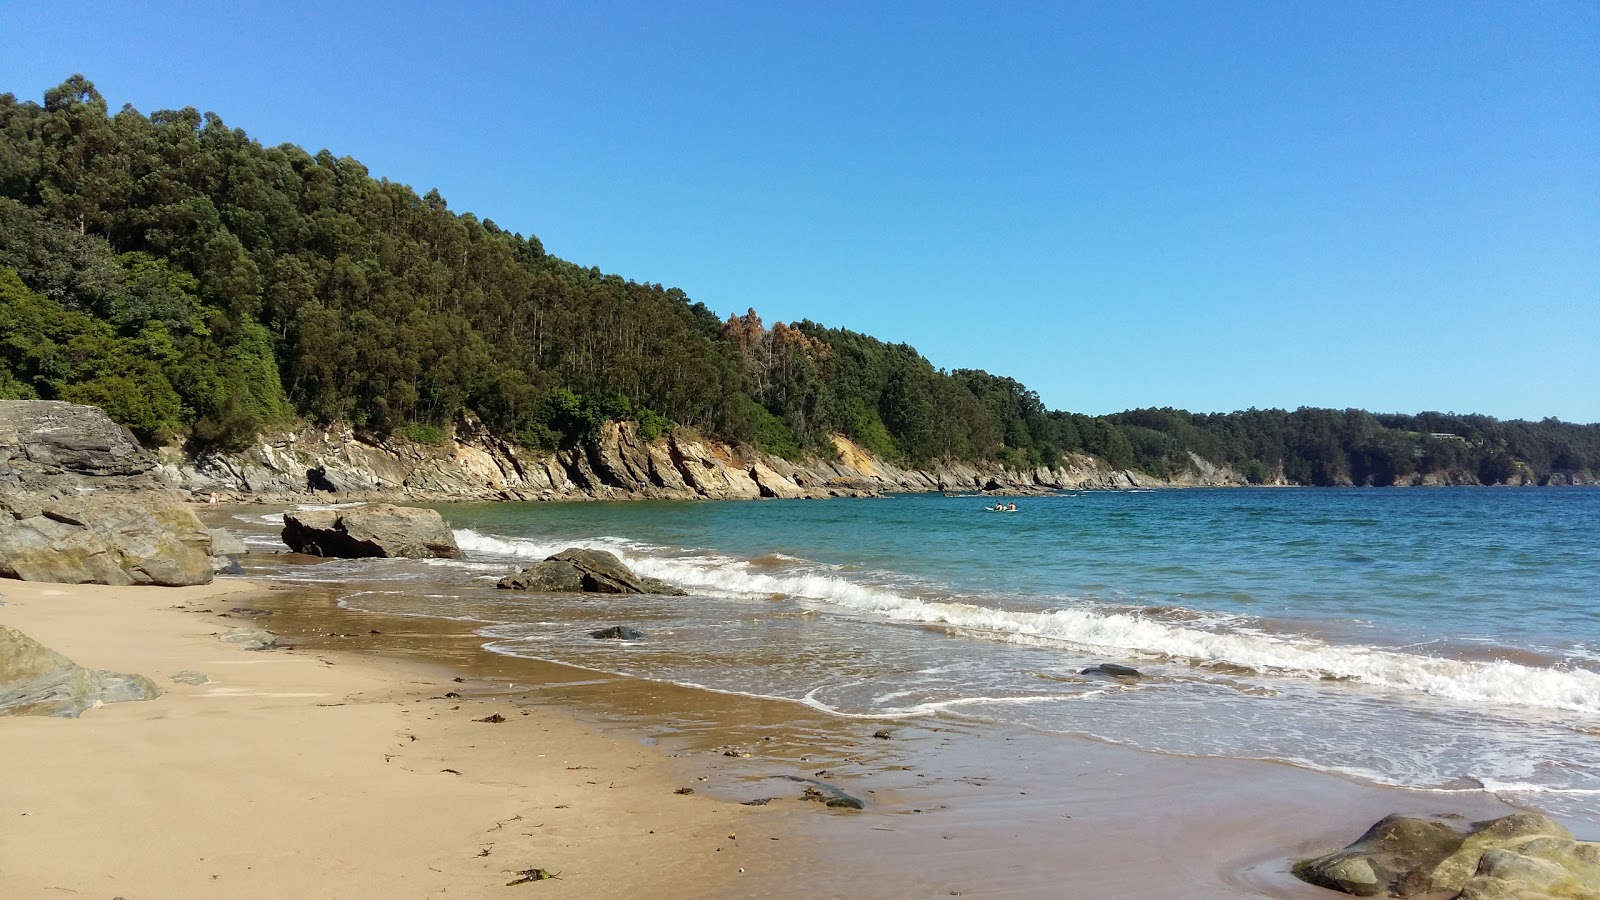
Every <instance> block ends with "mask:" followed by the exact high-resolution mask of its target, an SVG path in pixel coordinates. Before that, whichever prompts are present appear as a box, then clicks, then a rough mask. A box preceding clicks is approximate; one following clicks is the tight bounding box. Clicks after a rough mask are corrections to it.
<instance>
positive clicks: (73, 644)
mask: <svg viewBox="0 0 1600 900" xmlns="http://www.w3.org/2000/svg"><path fill="white" fill-rule="evenodd" d="M254 593H255V586H254V585H252V584H250V583H246V582H236V581H227V582H219V583H216V584H213V585H210V586H206V587H200V588H179V589H164V588H114V587H104V586H94V585H82V586H68V585H52V584H31V583H23V582H4V583H0V595H3V600H4V603H5V605H4V606H3V607H0V622H3V623H5V624H7V625H11V626H13V627H15V628H18V629H21V630H22V631H24V632H25V633H27V634H29V635H31V636H33V637H35V638H36V639H38V640H40V641H41V642H43V643H45V644H46V645H47V646H50V647H52V648H54V649H56V650H58V651H60V652H62V653H64V654H66V655H67V656H69V657H71V658H72V659H73V660H74V661H76V662H79V663H80V664H83V665H86V666H90V667H92V668H105V669H112V670H116V671H122V672H137V673H141V674H146V675H148V676H149V677H151V678H152V679H154V680H155V681H156V682H157V683H158V684H160V686H161V688H162V690H163V691H164V692H165V693H164V695H163V696H161V697H160V698H158V699H156V700H153V701H148V702H138V703H121V704H115V705H108V706H104V707H101V708H97V709H92V710H90V711H88V712H86V713H85V714H84V715H83V716H82V717H81V718H80V719H77V720H67V719H50V718H34V717H18V718H8V719H0V735H3V739H0V768H3V769H4V771H5V772H6V773H7V778H6V782H7V785H6V789H5V791H3V792H0V823H3V824H0V895H4V896H6V897H53V896H63V897H66V896H92V897H112V896H121V897H126V898H128V900H138V898H184V897H235V898H248V897H263V898H265V897H272V898H281V897H435V896H439V897H480V896H514V895H515V891H516V890H524V891H535V890H536V891H537V892H538V896H541V897H543V896H567V897H595V896H618V897H621V896H656V897H693V896H706V895H707V894H708V893H710V894H718V893H741V892H742V891H741V890H734V889H733V885H735V884H736V883H737V881H736V880H737V879H739V878H741V877H743V876H742V875H741V873H740V869H741V868H743V869H745V870H746V874H748V875H749V876H750V881H751V884H752V886H755V885H756V882H757V881H758V880H759V879H760V877H761V874H762V873H766V874H767V875H770V874H771V870H772V868H773V867H774V866H775V864H776V862H777V861H780V860H784V859H786V858H788V856H790V855H791V854H790V853H789V852H788V849H789V848H788V847H780V846H779V842H778V841H774V840H771V838H773V837H782V836H783V835H782V833H781V832H782V827H783V823H784V822H785V821H786V816H785V815H784V814H783V813H782V811H780V810H765V809H757V808H752V807H743V806H739V805H738V804H735V803H729V802H725V801H719V800H716V799H714V798H711V797H708V796H703V795H702V796H695V795H687V796H684V795H677V794H675V793H674V790H675V789H677V788H678V787H680V783H679V782H678V781H677V780H676V779H675V777H674V771H673V768H672V766H671V765H669V762H670V761H669V760H668V759H667V758H666V757H664V755H663V754H661V753H660V752H659V751H657V750H654V749H652V748H650V747H647V746H645V745H643V744H641V743H640V742H639V741H638V740H636V739H629V738H627V737H624V736H618V735H613V734H605V733H600V732H597V731H596V730H595V729H594V728H592V727H590V726H588V725H586V724H584V723H582V722H579V721H577V720H576V719H574V718H572V717H570V716H566V715H562V714H560V713H559V711H556V710H550V709H546V710H541V711H540V713H539V714H538V715H533V714H527V715H523V714H519V712H520V711H519V710H517V709H515V708H513V707H512V706H510V705H508V704H505V703H500V702H495V701H493V700H474V699H470V698H463V699H455V698H444V697H443V695H444V694H445V693H446V692H447V691H449V690H450V689H451V688H452V687H454V686H456V685H455V684H454V683H453V682H452V681H451V677H450V676H449V675H448V674H447V673H446V672H444V671H443V670H437V669H430V668H428V667H426V666H424V665H421V664H417V663H414V662H399V663H394V662H383V661H378V660H374V659H371V658H366V659H360V658H357V657H355V656H354V655H353V654H342V655H330V654H328V653H323V652H311V651H299V650H273V651H266V652H250V651H246V650H242V649H239V648H238V647H235V646H232V645H229V644H224V643H221V642H220V641H218V640H217V638H216V635H217V634H219V633H221V632H223V631H225V630H227V628H229V627H231V626H234V625H238V624H241V623H240V622H239V620H238V619H236V618H219V616H218V614H220V613H223V612H225V611H226V610H228V609H229V608H230V607H235V606H239V605H241V604H244V603H247V602H249V600H250V598H251V597H252V596H253V594H254ZM206 610H210V611H209V612H207V611H206ZM186 669H187V670H196V671H200V672H203V673H205V674H206V675H207V676H209V677H210V679H211V681H210V683H208V684H204V685H199V686H191V685H186V684H179V683H175V682H173V681H172V680H171V679H170V678H169V675H170V674H172V673H176V672H179V671H181V670H186ZM495 713H500V714H503V715H504V716H505V718H506V721H505V722H504V723H501V724H489V723H480V722H476V721H474V720H475V719H478V718H483V717H486V716H489V715H491V714H495ZM529 868H543V869H547V870H548V871H550V872H552V873H556V874H558V875H559V877H558V878H556V879H554V880H550V881H546V882H542V883H537V884H534V883H529V884H524V885H521V886H518V887H516V888H512V887H507V882H509V881H512V880H514V879H515V878H516V877H517V872H519V871H520V870H525V869H529ZM708 888H710V890H708ZM755 889H756V890H757V891H758V892H759V891H760V890H761V889H760V888H759V887H756V888H755Z"/></svg>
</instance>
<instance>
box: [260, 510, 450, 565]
mask: <svg viewBox="0 0 1600 900" xmlns="http://www.w3.org/2000/svg"><path fill="white" fill-rule="evenodd" d="M283 542H284V543H285V544H287V545H289V549H291V550H294V551H295V552H296V553H309V554H311V555H312V556H332V557H340V558H345V559H352V558H361V557H370V556H381V557H395V556H403V557H409V558H412V559H432V558H445V559H460V558H461V557H462V553H461V548H460V547H459V546H457V545H456V538H455V535H454V534H453V533H451V531H450V528H449V526H447V525H446V524H445V522H444V517H443V516H440V515H439V512H438V510H433V509H419V508H416V507H410V506H391V505H389V504H387V503H374V504H370V505H367V506H360V507H356V508H354V509H301V510H290V511H288V512H285V513H284V514H283Z"/></svg>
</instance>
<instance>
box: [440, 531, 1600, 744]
mask: <svg viewBox="0 0 1600 900" xmlns="http://www.w3.org/2000/svg"><path fill="white" fill-rule="evenodd" d="M456 540H457V542H458V543H459V544H460V545H461V547H462V548H463V549H464V550H467V551H469V552H472V553H475V554H486V555H492V556H498V557H504V558H509V559H543V558H545V557H546V556H549V555H551V554H553V553H557V552H559V551H560V550H562V549H564V548H566V547H568V546H572V545H573V544H574V543H577V544H580V545H585V546H589V547H593V548H595V549H603V550H608V551H611V552H613V553H616V554H617V555H618V556H619V557H620V558H622V559H623V560H624V561H625V562H626V563H627V564H628V565H629V566H631V567H633V568H634V569H635V570H636V571H638V572H641V573H643V574H646V575H650V576H653V577H655V578H660V579H662V580H665V581H668V582H672V583H675V584H678V585H680V586H682V587H684V588H686V589H689V590H691V591H695V590H698V591H702V592H709V593H716V594H721V595H726V596H736V597H741V596H742V597H751V598H766V597H771V596H773V595H784V596H788V597H792V598H796V599H803V600H808V601H813V602H818V603H823V604H828V605H830V606H834V607H838V608H841V609H844V610H850V611H853V612H856V613H864V614H868V615H870V616H874V617H877V618H879V619H880V620H883V621H888V622H894V623H905V624H917V625H936V626H942V627H946V628H949V629H953V630H955V631H958V632H960V633H964V634H968V635H971V636H975V637H984V638H989V639H997V640H1003V641H1008V642H1011V643H1018V644H1030V645H1040V644H1047V645H1049V644H1053V645H1059V646H1062V647H1064V648H1074V649H1079V650H1084V651H1090V652H1096V653H1103V654H1115V655H1119V656H1122V657H1134V658H1137V657H1155V658H1162V657H1171V658H1177V659H1180V660H1187V661H1189V662H1191V663H1194V664H1199V665H1213V664H1227V665H1232V666H1244V667H1248V668H1250V669H1254V670H1256V671H1258V672H1262V673H1266V674H1272V675H1277V676H1282V677H1298V678H1305V679H1313V680H1335V681H1350V682H1359V683H1362V684H1366V685H1372V686H1375V687H1381V688H1387V689H1394V690H1402V691H1410V692H1415V693H1421V694H1426V695H1428V696H1432V697H1438V698H1442V699H1446V700H1450V701H1455V702H1461V703H1486V704H1503V705H1514V706H1519V707H1523V708H1528V707H1533V708H1541V709H1548V710H1562V711H1567V712H1577V713H1586V714H1600V674H1597V673H1594V672H1589V671H1586V670H1581V669H1578V670H1565V669H1555V668H1545V667H1539V666H1530V665H1524V664H1521V663H1517V662H1511V661H1506V660H1455V659H1446V658H1442V657H1437V656H1428V655H1423V654H1417V653H1407V652H1404V651H1400V650H1392V649H1383V648H1377V647H1369V646H1363V645H1358V644H1352V645H1340V644H1332V643H1328V642H1326V641H1322V640H1319V639H1316V638H1311V637H1305V636H1299V635H1292V634H1266V633H1261V632H1259V631H1252V630H1250V629H1249V628H1247V627H1243V623H1242V622H1241V620H1239V619H1237V618H1235V619H1234V620H1232V623H1231V624H1223V623H1215V622H1213V623H1205V622H1181V621H1173V620H1172V619H1173V618H1174V617H1172V616H1170V615H1163V616H1151V615H1145V614H1144V613H1143V612H1140V611H1108V610H1106V609H1103V608H1098V607H1096V605H1095V604H1093V603H1091V602H1089V601H1072V602H1070V603H1069V604H1068V605H1065V606H1060V607H1058V608H1044V609H1014V608H1000V607H997V606H989V605H985V604H983V603H980V602H969V601H970V600H971V599H972V598H958V597H954V596H936V593H937V592H936V591H934V590H931V589H929V590H923V591H919V590H916V589H912V588H907V587H903V586H900V585H893V586H883V585H876V584H870V583H866V582H864V581H862V580H859V579H857V578H852V577H845V576H844V575H842V574H840V573H839V571H838V570H837V569H832V568H828V567H824V566H820V565H817V564H814V563H809V562H806V561H804V560H795V561H793V562H792V563H789V564H786V565H785V564H780V563H785V562H787V561H786V560H780V559H777V558H775V557H773V556H768V557H765V558H763V559H762V560H761V561H760V563H759V564H758V565H754V566H753V565H752V564H751V563H750V562H749V561H746V560H740V559H736V558H733V557H729V556H725V555H722V554H715V553H705V552H696V551H677V552H673V551H664V550H662V549H661V548H648V547H643V546H641V545H638V544H635V543H633V542H630V541H627V540H625V539H621V538H615V537H609V538H601V539H598V540H584V541H578V542H571V541H560V540H523V539H514V538H505V537H497V536H493V535H486V534H481V533H478V532H475V531H472V530H470V529H463V530H459V531H457V532H456ZM919 593H921V594H924V596H919V595H918V594H919ZM1206 625H1210V626H1211V627H1210V628H1207V627H1204V626H1206Z"/></svg>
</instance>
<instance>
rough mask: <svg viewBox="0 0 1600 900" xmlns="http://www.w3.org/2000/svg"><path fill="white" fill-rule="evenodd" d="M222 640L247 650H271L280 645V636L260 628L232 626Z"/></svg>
mask: <svg viewBox="0 0 1600 900" xmlns="http://www.w3.org/2000/svg"><path fill="white" fill-rule="evenodd" d="M222 640H223V641H224V642H226V643H229V644H238V645H239V646H241V647H243V648H244V649H246V650H271V649H272V648H273V647H276V646H278V636H277V635H275V634H273V633H272V632H270V631H263V630H262V629H260V628H230V629H228V631H227V632H226V633H224V634H223V635H222Z"/></svg>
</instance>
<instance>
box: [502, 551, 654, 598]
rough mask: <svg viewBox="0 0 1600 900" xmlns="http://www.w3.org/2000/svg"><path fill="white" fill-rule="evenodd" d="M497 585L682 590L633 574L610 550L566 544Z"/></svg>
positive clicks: (557, 590)
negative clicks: (551, 554)
mask: <svg viewBox="0 0 1600 900" xmlns="http://www.w3.org/2000/svg"><path fill="white" fill-rule="evenodd" d="M496 587H500V588H507V589H510V590H518V591H537V592H539V593H545V594H561V593H578V592H582V593H587V594H666V595H669V596H673V597H682V596H684V592H683V591H681V590H678V589H677V588H675V587H673V586H672V585H670V584H667V583H666V582H664V581H660V580H658V579H655V578H649V577H647V576H644V575H635V574H634V573H633V571H632V570H630V569H629V568H628V567H627V566H625V565H623V564H622V560H620V559H617V558H616V556H614V555H613V554H610V553H607V552H605V551H604V550H584V549H582V548H578V547H569V548H567V549H566V550H563V551H561V552H560V553H557V554H556V555H554V556H551V557H548V558H546V559H545V560H544V561H543V562H539V563H534V564H533V565H531V566H528V567H527V568H525V569H523V570H522V571H521V572H518V573H517V574H515V575H507V576H506V577H504V578H502V579H500V581H499V583H498V584H496Z"/></svg>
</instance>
